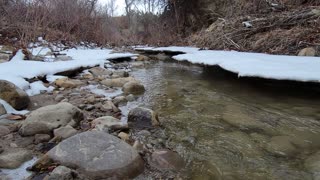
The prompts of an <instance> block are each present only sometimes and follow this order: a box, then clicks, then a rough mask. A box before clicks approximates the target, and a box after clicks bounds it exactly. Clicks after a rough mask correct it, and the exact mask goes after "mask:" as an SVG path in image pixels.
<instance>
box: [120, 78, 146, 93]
mask: <svg viewBox="0 0 320 180" xmlns="http://www.w3.org/2000/svg"><path fill="white" fill-rule="evenodd" d="M122 91H123V92H124V93H125V94H141V93H143V92H144V91H145V88H144V86H143V85H142V84H141V83H140V82H138V81H131V82H127V83H126V84H125V85H124V86H123V88H122Z"/></svg>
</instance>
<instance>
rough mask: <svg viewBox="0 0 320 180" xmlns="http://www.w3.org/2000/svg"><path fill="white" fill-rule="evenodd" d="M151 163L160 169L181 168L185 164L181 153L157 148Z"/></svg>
mask: <svg viewBox="0 0 320 180" xmlns="http://www.w3.org/2000/svg"><path fill="white" fill-rule="evenodd" d="M150 164H151V166H153V167H155V168H157V169H160V170H181V169H182V168H184V166H185V163H184V160H183V159H182V158H181V157H180V156H179V154H178V153H176V152H173V151H170V150H156V151H155V152H154V153H152V155H151V159H150Z"/></svg>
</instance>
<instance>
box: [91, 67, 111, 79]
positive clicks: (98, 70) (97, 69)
mask: <svg viewBox="0 0 320 180" xmlns="http://www.w3.org/2000/svg"><path fill="white" fill-rule="evenodd" d="M89 72H90V73H91V74H92V75H93V76H94V77H99V76H111V75H112V71H110V70H107V69H104V68H101V67H94V68H91V69H89Z"/></svg>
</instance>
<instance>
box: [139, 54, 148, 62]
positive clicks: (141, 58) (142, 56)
mask: <svg viewBox="0 0 320 180" xmlns="http://www.w3.org/2000/svg"><path fill="white" fill-rule="evenodd" d="M149 60H150V58H149V57H148V56H144V55H139V56H138V57H137V59H136V61H149Z"/></svg>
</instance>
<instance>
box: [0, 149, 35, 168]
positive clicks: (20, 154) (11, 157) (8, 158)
mask: <svg viewBox="0 0 320 180" xmlns="http://www.w3.org/2000/svg"><path fill="white" fill-rule="evenodd" d="M30 159H32V154H31V152H30V151H28V150H25V149H21V148H14V149H8V150H5V151H4V152H3V153H1V154H0V168H6V169H15V168H18V167H19V166H20V165H22V164H23V163H24V162H26V161H28V160H30Z"/></svg>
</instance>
